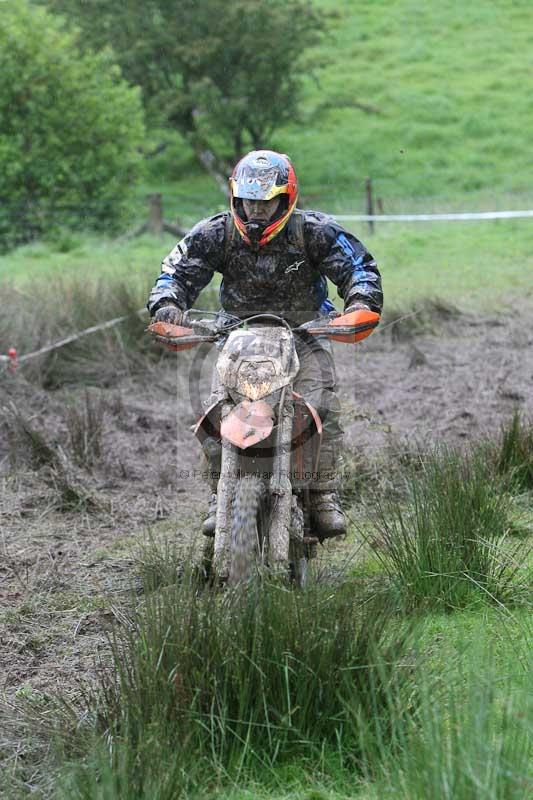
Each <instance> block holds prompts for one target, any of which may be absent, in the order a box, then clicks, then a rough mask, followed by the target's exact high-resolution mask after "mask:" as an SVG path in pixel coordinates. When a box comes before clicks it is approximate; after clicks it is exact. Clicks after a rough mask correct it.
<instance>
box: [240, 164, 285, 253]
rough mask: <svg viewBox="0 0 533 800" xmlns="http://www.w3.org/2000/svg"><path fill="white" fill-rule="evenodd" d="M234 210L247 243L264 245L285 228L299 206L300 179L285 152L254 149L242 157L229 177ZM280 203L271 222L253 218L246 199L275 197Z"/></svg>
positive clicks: (269, 198)
mask: <svg viewBox="0 0 533 800" xmlns="http://www.w3.org/2000/svg"><path fill="white" fill-rule="evenodd" d="M229 184H230V195H231V214H232V216H233V220H234V222H235V226H236V228H237V230H238V231H239V233H240V235H241V236H242V238H243V239H244V241H245V242H246V244H249V245H251V246H252V247H262V246H263V245H265V244H267V242H270V240H271V239H273V238H274V236H277V234H278V233H279V232H280V231H281V230H283V228H284V227H285V225H286V224H287V222H288V220H289V217H290V216H291V214H292V212H293V211H294V208H295V206H296V201H297V199H298V181H297V179H296V174H295V172H294V167H293V166H292V164H291V162H290V161H289V159H288V158H287V156H286V155H284V154H283V153H276V152H274V151H273V150H253V151H252V152H251V153H248V154H247V155H245V156H244V158H241V160H240V161H239V163H238V164H237V166H236V167H235V169H234V170H233V173H232V175H231V178H230V179H229ZM278 195H280V204H279V206H278V208H277V210H276V212H275V214H274V216H273V218H272V219H270V220H269V221H268V222H260V221H259V220H253V219H251V220H249V219H247V217H246V214H245V213H244V207H243V202H242V201H243V200H272V198H274V197H277V196H278Z"/></svg>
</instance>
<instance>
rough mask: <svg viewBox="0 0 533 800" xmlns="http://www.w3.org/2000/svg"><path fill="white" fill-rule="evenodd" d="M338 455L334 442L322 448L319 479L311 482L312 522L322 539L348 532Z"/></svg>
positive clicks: (325, 444)
mask: <svg viewBox="0 0 533 800" xmlns="http://www.w3.org/2000/svg"><path fill="white" fill-rule="evenodd" d="M337 468H338V457H337V452H336V446H335V443H334V442H331V441H330V442H328V441H326V442H324V443H323V445H322V448H321V450H320V459H319V464H318V476H317V480H316V481H314V482H313V483H312V484H311V492H310V502H311V523H312V525H313V527H314V528H315V530H316V533H317V535H318V537H319V539H320V540H322V539H329V538H331V537H332V536H344V535H345V534H346V518H345V516H344V512H343V510H342V508H341V503H340V499H339V494H338V491H337V482H338V479H337Z"/></svg>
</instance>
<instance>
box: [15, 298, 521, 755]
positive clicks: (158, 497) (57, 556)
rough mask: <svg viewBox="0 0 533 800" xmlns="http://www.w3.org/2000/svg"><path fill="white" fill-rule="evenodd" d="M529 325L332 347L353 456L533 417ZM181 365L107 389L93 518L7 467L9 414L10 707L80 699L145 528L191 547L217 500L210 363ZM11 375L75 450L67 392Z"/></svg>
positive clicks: (31, 472) (54, 436)
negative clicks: (207, 419)
mask: <svg viewBox="0 0 533 800" xmlns="http://www.w3.org/2000/svg"><path fill="white" fill-rule="evenodd" d="M532 323H533V314H532V312H531V310H525V311H522V312H521V313H517V314H514V315H513V316H512V318H504V317H501V318H496V317H491V318H490V319H489V318H484V319H482V318H479V317H478V318H475V317H460V318H458V319H453V320H450V321H448V322H446V323H439V324H438V325H437V326H436V329H435V331H436V332H435V333H433V334H426V335H424V336H418V337H417V338H416V339H414V338H413V339H407V340H403V341H402V340H396V338H395V337H393V336H392V335H391V331H390V330H389V331H387V330H384V331H383V332H382V333H376V334H375V335H374V336H373V337H372V338H371V339H370V340H369V341H368V342H367V343H365V344H364V345H362V346H360V347H359V349H358V350H354V349H352V348H350V347H349V346H343V345H337V346H336V351H335V352H336V363H337V370H338V376H339V384H340V389H341V392H340V394H341V399H342V404H343V408H344V426H345V430H346V445H347V449H348V450H349V451H352V452H353V453H355V452H358V453H361V452H362V453H363V454H364V457H365V458H373V457H374V456H375V455H376V453H378V452H379V451H383V449H384V448H385V449H386V448H387V447H388V446H389V445H391V444H394V445H399V446H411V445H413V443H414V442H415V441H419V442H427V441H432V440H433V441H442V440H444V441H446V442H448V443H451V444H460V443H462V442H468V441H471V440H473V439H475V438H477V437H480V436H483V435H485V434H489V435H490V434H491V433H492V434H494V433H496V432H497V431H498V430H499V427H500V425H501V424H502V423H503V422H504V421H505V420H507V419H508V418H509V417H510V416H511V414H512V413H513V411H514V410H515V409H516V408H519V409H520V410H521V411H522V412H523V413H524V414H525V415H526V416H527V415H529V416H533V347H532V345H533V325H532ZM391 330H392V329H391ZM397 332H398V333H401V330H400V329H399V330H398V331H397ZM201 362H202V363H201ZM179 363H180V370H179V372H178V371H177V368H176V364H175V363H174V361H173V359H172V358H170V359H169V360H167V361H166V362H165V364H164V365H163V366H161V367H159V368H158V369H157V370H155V369H151V370H150V371H149V372H147V374H146V375H144V376H143V377H142V379H138V380H128V381H123V382H122V383H121V384H120V385H118V386H115V387H113V388H110V389H104V390H102V395H103V397H104V399H105V409H104V414H103V425H104V451H103V456H102V460H101V461H100V462H99V463H98V464H97V465H96V466H95V467H94V469H93V471H92V472H87V471H80V475H79V477H80V480H81V481H83V484H84V485H85V486H86V487H87V489H88V491H89V492H90V493H91V496H93V497H94V498H96V500H97V502H98V504H99V505H98V508H97V509H96V510H95V509H94V508H93V509H89V510H86V511H82V512H77V513H74V512H67V513H65V512H59V511H57V510H56V509H55V507H54V503H55V498H54V492H53V489H51V488H50V485H49V484H47V483H46V481H44V480H43V478H42V475H41V472H42V471H39V470H35V469H31V468H30V467H29V466H28V465H25V464H24V463H21V464H19V465H18V468H17V470H16V471H15V472H13V471H11V470H10V456H9V448H10V446H11V445H10V442H9V440H8V427H7V423H6V421H5V420H6V417H5V415H4V417H3V421H1V419H0V490H1V493H0V547H1V548H2V558H1V561H0V676H1V682H2V692H3V696H4V698H5V699H6V700H7V701H8V702H9V701H11V700H13V698H15V697H16V696H17V693H18V697H19V699H20V697H21V695H22V696H27V695H28V694H30V695H32V694H33V695H36V696H38V697H39V696H40V693H45V694H46V693H55V692H56V691H57V690H60V691H61V692H63V693H64V692H65V691H67V692H70V693H72V694H73V695H75V694H76V693H77V691H78V680H79V679H80V678H82V679H89V680H91V678H92V677H94V674H95V661H97V660H98V657H99V656H101V657H102V658H103V659H104V660H105V657H106V654H107V645H106V639H105V635H104V630H105V627H106V625H108V624H109V622H110V621H113V620H115V619H118V620H119V621H120V619H121V616H122V615H123V610H122V609H123V608H124V607H125V605H127V604H128V603H129V602H130V586H131V581H132V576H133V575H134V574H135V558H136V547H137V546H138V542H139V541H140V540H142V538H143V536H145V535H146V531H147V530H150V531H151V532H152V535H154V536H155V537H160V536H161V537H163V536H168V537H169V538H171V539H172V540H174V541H176V542H177V543H178V544H179V545H181V546H182V547H183V550H184V552H185V553H187V552H188V551H190V542H191V535H192V532H194V531H196V530H197V529H198V523H199V521H200V519H201V516H202V512H203V510H204V508H205V506H206V501H207V496H208V489H207V487H206V486H205V483H204V482H203V480H202V477H201V471H202V462H201V459H200V456H199V448H198V447H197V445H196V443H195V440H194V439H193V437H192V434H191V432H190V425H191V424H192V423H193V421H194V418H195V412H194V411H193V410H192V409H191V403H190V400H189V388H188V387H189V378H188V371H190V369H192V370H193V372H195V373H196V374H198V376H199V380H200V386H201V391H202V393H204V396H205V395H206V394H207V392H208V381H209V371H210V368H211V364H212V356H211V357H208V358H207V359H206V360H205V361H202V359H201V358H200V359H199V358H196V359H195V357H194V356H191V355H190V354H189V355H188V356H187V358H186V359H185V358H182V359H181V360H180V362H179ZM0 380H1V381H2V383H1V385H0V389H1V394H2V397H1V401H0V408H3V409H4V412H5V409H6V408H8V407H9V403H11V402H12V403H15V405H16V406H17V407H18V408H20V409H23V410H24V413H25V414H26V415H27V416H28V417H29V418H31V420H32V422H33V424H34V425H35V426H36V427H38V428H39V430H41V431H44V432H45V433H46V435H47V437H48V438H49V440H50V441H51V442H52V443H57V442H59V443H64V442H65V437H66V432H65V425H64V403H65V397H66V395H67V394H69V396H72V392H70V393H68V392H66V391H61V392H55V393H49V394H47V393H45V392H42V391H36V390H35V388H34V387H31V386H29V385H28V384H26V383H25V382H24V380H23V379H22V377H21V378H19V379H17V380H6V379H5V376H3V377H2V378H0ZM76 391H78V390H76ZM78 394H79V397H80V398H81V396H82V392H81V391H78ZM176 398H177V401H178V402H176ZM176 407H177V413H176ZM336 546H337V545H336V544H335V543H332V544H330V545H329V548H330V549H332V550H333V551H334V550H335V547H336ZM326 557H327V555H326ZM12 757H13V755H12V753H11V754H9V753H8V755H7V756H6V758H7V759H8V761H9V759H11V758H12Z"/></svg>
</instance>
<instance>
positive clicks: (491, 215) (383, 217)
mask: <svg viewBox="0 0 533 800" xmlns="http://www.w3.org/2000/svg"><path fill="white" fill-rule="evenodd" d="M332 216H333V217H334V219H337V220H339V221H340V222H348V221H353V222H439V221H441V220H446V221H448V222H450V221H451V222H453V221H462V220H476V219H477V220H480V219H526V218H527V217H533V211H530V210H526V211H476V212H466V213H461V214H333V215H332Z"/></svg>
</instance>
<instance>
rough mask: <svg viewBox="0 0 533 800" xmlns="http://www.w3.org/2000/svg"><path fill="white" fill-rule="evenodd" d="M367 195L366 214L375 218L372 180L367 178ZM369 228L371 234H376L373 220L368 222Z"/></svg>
mask: <svg viewBox="0 0 533 800" xmlns="http://www.w3.org/2000/svg"><path fill="white" fill-rule="evenodd" d="M365 193H366V213H367V214H368V215H369V216H374V198H373V196H372V178H365ZM368 228H369V230H370V233H374V222H373V220H369V221H368Z"/></svg>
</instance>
